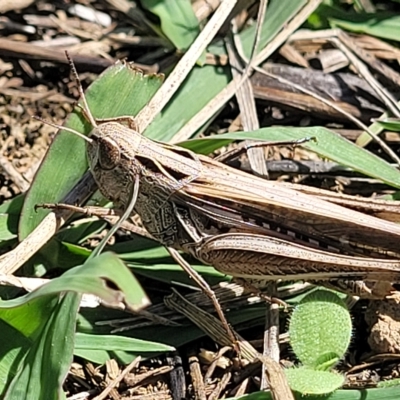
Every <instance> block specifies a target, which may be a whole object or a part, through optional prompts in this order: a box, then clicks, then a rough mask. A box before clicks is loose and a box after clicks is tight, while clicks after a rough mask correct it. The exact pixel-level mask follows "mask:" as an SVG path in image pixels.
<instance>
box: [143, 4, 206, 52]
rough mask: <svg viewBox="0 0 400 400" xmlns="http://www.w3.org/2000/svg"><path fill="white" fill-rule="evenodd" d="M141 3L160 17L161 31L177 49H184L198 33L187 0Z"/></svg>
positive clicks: (197, 25)
mask: <svg viewBox="0 0 400 400" xmlns="http://www.w3.org/2000/svg"><path fill="white" fill-rule="evenodd" d="M141 3H142V5H143V7H145V8H147V9H148V10H149V11H151V12H152V13H153V14H155V15H157V16H158V17H159V18H160V21H161V30H162V32H163V33H164V34H165V36H166V37H167V38H168V39H169V40H170V41H171V42H172V43H173V45H174V46H175V47H176V48H177V49H178V50H186V49H187V48H188V47H189V46H190V45H191V44H192V42H193V41H194V39H195V38H196V36H197V35H198V34H199V32H200V29H199V22H198V20H197V18H196V15H195V14H194V12H193V8H192V5H191V3H190V1H189V0H180V1H171V0H141Z"/></svg>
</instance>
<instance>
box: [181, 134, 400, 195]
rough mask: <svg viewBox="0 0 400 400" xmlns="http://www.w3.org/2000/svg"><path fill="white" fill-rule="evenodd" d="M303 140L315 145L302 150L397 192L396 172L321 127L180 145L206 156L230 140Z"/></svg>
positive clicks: (399, 175) (399, 182)
mask: <svg viewBox="0 0 400 400" xmlns="http://www.w3.org/2000/svg"><path fill="white" fill-rule="evenodd" d="M306 137H314V138H315V139H316V141H312V140H311V141H309V142H307V143H305V144H303V145H302V146H303V147H305V148H307V149H309V150H312V151H314V152H315V153H317V154H318V155H320V156H321V157H325V158H328V159H329V160H332V161H335V162H337V163H338V164H341V165H344V166H346V167H349V168H351V169H353V170H354V171H358V172H361V173H362V174H364V175H367V176H370V177H373V178H376V179H380V180H381V181H383V182H385V183H386V184H388V185H390V186H393V187H396V188H400V171H399V170H397V169H396V168H394V167H392V166H391V165H390V164H389V163H388V162H386V161H385V160H383V159H381V158H380V157H378V156H376V155H374V154H372V153H370V152H369V151H367V150H365V149H363V148H361V147H358V146H356V145H355V144H353V143H352V142H350V141H348V140H347V139H344V138H343V137H341V136H340V135H338V134H336V133H334V132H332V131H330V130H329V129H326V128H322V127H307V128H292V127H278V126H277V127H273V128H262V129H259V130H257V131H253V132H237V133H227V134H222V135H218V136H216V137H213V136H211V137H209V138H206V139H195V140H189V141H187V142H184V143H181V145H182V146H183V147H186V148H190V149H192V150H193V151H196V152H200V153H203V154H207V153H210V152H212V151H214V150H216V149H217V148H219V147H220V146H224V145H226V144H227V140H229V139H231V140H245V139H248V140H267V141H283V140H299V139H304V138H306ZM218 141H221V142H218ZM213 142H214V143H213Z"/></svg>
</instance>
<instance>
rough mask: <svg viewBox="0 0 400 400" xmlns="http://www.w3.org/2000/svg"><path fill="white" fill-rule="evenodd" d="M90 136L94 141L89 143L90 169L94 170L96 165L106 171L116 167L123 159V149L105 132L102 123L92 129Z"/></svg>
mask: <svg viewBox="0 0 400 400" xmlns="http://www.w3.org/2000/svg"><path fill="white" fill-rule="evenodd" d="M105 125H106V124H105ZM90 138H91V139H92V141H91V142H88V143H87V155H88V160H89V165H90V169H91V170H92V171H93V169H94V167H96V166H98V167H100V168H101V169H102V170H106V171H110V170H112V169H114V168H116V167H117V165H118V164H119V161H120V159H121V150H120V147H119V146H118V144H117V142H116V141H115V140H114V139H113V138H112V137H111V136H110V135H107V134H105V133H104V129H102V125H99V126H98V127H96V128H94V129H93V130H92V132H91V134H90Z"/></svg>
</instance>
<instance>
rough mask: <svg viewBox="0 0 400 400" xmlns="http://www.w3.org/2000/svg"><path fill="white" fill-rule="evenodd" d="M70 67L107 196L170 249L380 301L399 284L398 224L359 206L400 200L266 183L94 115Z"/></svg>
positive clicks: (382, 211) (395, 214)
mask: <svg viewBox="0 0 400 400" xmlns="http://www.w3.org/2000/svg"><path fill="white" fill-rule="evenodd" d="M71 68H72V71H73V72H74V75H75V78H76V80H77V83H78V88H79V91H80V96H81V99H82V101H83V107H82V109H83V113H84V115H85V116H86V118H87V119H88V120H89V121H90V123H91V125H92V127H93V129H92V131H91V133H90V135H89V137H84V138H85V140H86V142H87V156H88V161H89V166H90V170H91V172H92V174H93V177H94V179H95V181H96V183H97V185H98V187H99V189H100V191H101V193H102V194H103V195H104V197H106V198H107V199H109V200H110V201H113V203H114V205H115V206H116V207H117V208H120V209H122V210H125V212H124V215H123V217H122V218H126V217H128V216H129V215H130V214H131V213H132V211H133V210H134V211H135V212H136V213H137V214H138V215H139V216H140V218H141V221H142V224H143V226H144V227H145V229H146V230H147V232H148V233H149V234H150V235H151V236H152V237H153V238H154V239H156V240H157V241H158V242H160V243H161V244H163V245H164V246H166V247H167V248H170V249H175V250H180V251H183V252H185V253H188V254H190V255H192V256H194V257H195V258H197V259H199V260H200V261H202V262H204V263H205V264H208V265H212V266H214V267H215V268H216V269H217V270H219V271H220V272H222V273H225V274H229V275H232V276H234V277H238V278H244V279H250V280H261V281H265V280H272V281H273V280H278V279H280V280H295V279H303V280H309V281H333V282H335V281H336V282H342V280H345V281H351V282H352V281H356V282H363V283H365V284H363V285H361V286H362V290H363V291H365V292H366V293H367V294H369V295H371V296H373V297H378V298H384V297H385V296H388V295H390V294H391V293H392V290H393V288H392V286H391V284H392V283H395V282H400V252H399V251H398V243H399V240H400V226H399V225H397V224H396V223H394V222H391V221H390V220H386V219H382V218H379V217H376V216H374V215H368V214H366V213H363V212H360V211H357V210H362V211H364V212H368V213H370V214H374V213H376V214H377V215H381V216H384V217H385V218H387V219H393V220H398V219H399V213H400V207H397V205H395V206H393V203H391V202H385V201H379V200H374V201H372V202H371V204H372V205H370V203H366V202H365V201H363V200H358V199H357V198H351V196H347V197H346V196H344V197H343V198H340V197H338V196H331V193H330V192H328V191H323V190H318V192H317V193H316V191H315V189H312V188H310V189H307V188H306V189H304V187H302V186H301V185H294V184H291V185H289V184H282V183H279V182H273V181H268V180H264V179H262V178H259V177H255V176H253V175H250V174H248V173H246V172H243V171H240V170H236V169H234V168H232V167H230V166H228V165H226V164H225V163H223V162H220V161H218V160H215V159H211V158H209V157H206V156H203V155H198V154H195V153H193V152H191V151H190V150H186V149H183V148H180V147H178V146H175V145H167V144H163V143H158V142H155V141H153V140H151V139H148V138H146V137H145V136H142V134H141V133H139V132H138V131H137V129H136V124H135V120H134V119H133V118H131V117H124V118H123V119H124V120H125V122H126V123H127V124H123V123H122V122H123V121H122V119H121V118H119V119H118V118H116V119H109V120H96V119H95V118H94V117H93V116H92V114H91V112H90V109H89V107H88V104H87V102H86V99H85V95H84V93H83V90H82V87H81V85H80V82H79V78H78V75H77V73H76V70H75V68H74V66H73V64H72V63H71ZM74 133H76V132H74ZM77 134H79V133H77ZM230 155H232V154H230ZM307 191H309V193H310V194H309V193H307ZM349 197H350V198H349ZM341 202H343V203H344V204H346V205H347V207H344V206H342V205H340V204H336V203H341ZM172 254H173V255H174V257H175V258H177V259H178V261H179V262H180V263H181V265H183V266H184V267H187V265H185V261H184V260H183V259H179V257H178V255H177V253H176V251H175V252H172ZM213 301H216V299H213ZM221 312H222V311H221ZM219 314H220V313H219ZM220 317H221V314H220ZM221 318H222V317H221ZM226 326H227V323H226Z"/></svg>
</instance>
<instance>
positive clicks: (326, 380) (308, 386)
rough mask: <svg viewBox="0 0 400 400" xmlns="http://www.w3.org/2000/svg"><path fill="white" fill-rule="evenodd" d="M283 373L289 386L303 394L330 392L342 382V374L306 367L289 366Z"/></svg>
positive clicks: (341, 384)
mask: <svg viewBox="0 0 400 400" xmlns="http://www.w3.org/2000/svg"><path fill="white" fill-rule="evenodd" d="M285 374H286V377H287V379H288V383H289V386H290V388H291V389H292V390H294V391H296V392H298V393H301V394H302V395H303V396H309V395H313V394H328V393H332V392H333V391H335V390H337V389H338V388H340V387H341V386H343V384H344V375H340V374H338V373H334V372H329V371H315V370H313V369H311V368H307V367H299V368H289V369H286V370H285Z"/></svg>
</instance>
